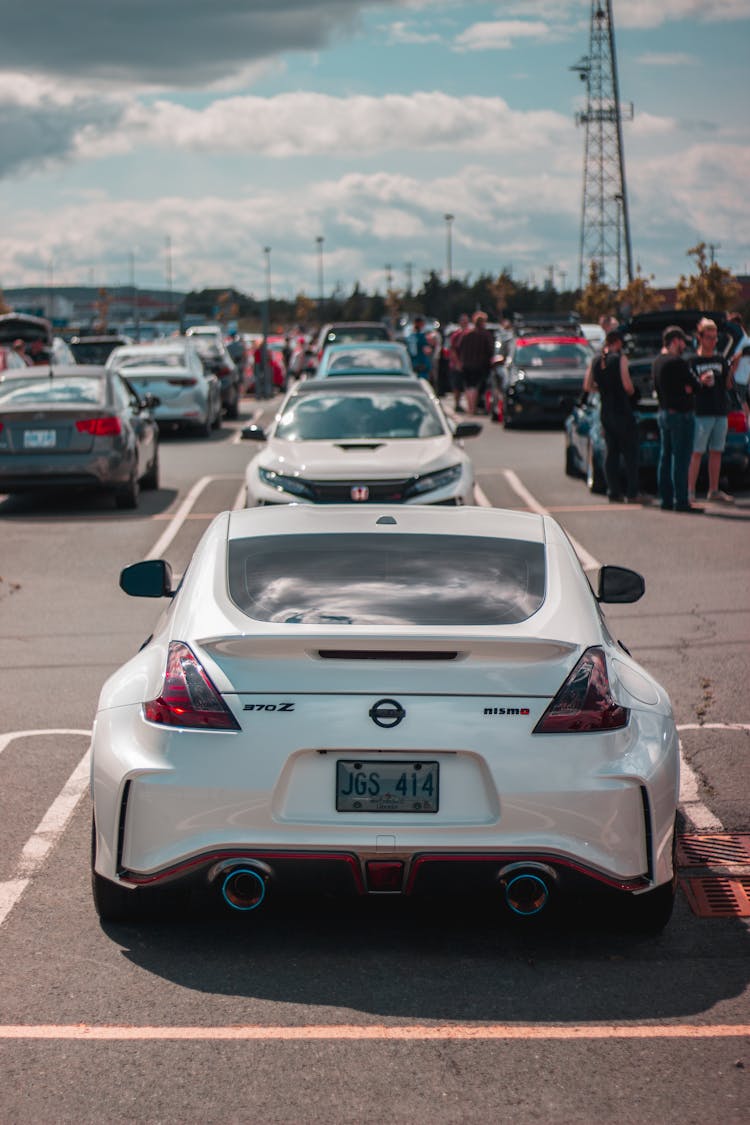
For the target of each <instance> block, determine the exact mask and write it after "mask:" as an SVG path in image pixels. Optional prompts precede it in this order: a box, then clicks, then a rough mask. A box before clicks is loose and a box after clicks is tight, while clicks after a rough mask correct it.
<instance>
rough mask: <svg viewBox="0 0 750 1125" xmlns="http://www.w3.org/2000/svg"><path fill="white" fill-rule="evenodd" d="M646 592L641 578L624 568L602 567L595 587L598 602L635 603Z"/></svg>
mask: <svg viewBox="0 0 750 1125" xmlns="http://www.w3.org/2000/svg"><path fill="white" fill-rule="evenodd" d="M645 592H646V583H645V582H644V580H643V576H642V575H640V574H638V572H637V571H635V570H628V568H627V567H625V566H603V567H602V568H601V570H600V571H599V580H598V582H597V587H596V600H597V601H598V602H609V603H610V604H614V603H618V602H637V601H638V599H639V598H642V597H643V595H644V594H645Z"/></svg>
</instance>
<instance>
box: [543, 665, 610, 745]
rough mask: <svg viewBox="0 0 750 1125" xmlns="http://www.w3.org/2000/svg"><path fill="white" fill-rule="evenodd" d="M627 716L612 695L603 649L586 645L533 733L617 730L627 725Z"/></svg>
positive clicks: (579, 732)
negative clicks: (587, 647)
mask: <svg viewBox="0 0 750 1125" xmlns="http://www.w3.org/2000/svg"><path fill="white" fill-rule="evenodd" d="M629 718H630V711H629V710H628V709H627V707H621V706H620V705H619V704H618V703H615V701H614V699H613V698H612V692H611V691H610V687H609V678H608V676H607V661H606V659H605V657H604V652H603V650H602V649H600V648H589V649H587V650H586V652H584V654H583V656H582V657H581V659H580V660H579V661H578V663H577V664H576V666H575V668H574V669H573V671H572V672H571V673H570V675H569V676H568V678H567V680H566V681H565V683H564V684H563V686H562V687H561V688H560V690H559V691H558V693H557V695H556V696H555V698H554V699H553V700H552V702H551V703H550V705H549V707H548V708H547V710H546V711H545V712H544V714H543V715H542V717H541V719H540V720H539V722H538V723H537V725H536V726H535V727H534V734H564V733H570V734H582V733H585V732H586V731H601V730H618V729H619V728H620V727H624V726H627V723H628V719H629Z"/></svg>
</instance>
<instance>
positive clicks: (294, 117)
mask: <svg viewBox="0 0 750 1125" xmlns="http://www.w3.org/2000/svg"><path fill="white" fill-rule="evenodd" d="M13 109H14V112H15V113H16V115H17V117H18V120H19V122H20V121H23V120H24V119H25V120H33V118H34V116H35V115H38V114H40V113H43V114H44V116H45V121H46V123H47V127H48V130H49V132H50V133H51V134H53V135H54V134H55V132H56V131H57V132H60V131H59V130H57V129H56V125H57V121H58V119H59V120H61V121H63V122H64V123H65V124H66V128H65V130H64V131H63V132H64V141H65V144H64V148H60V149H59V150H58V155H60V156H65V157H66V158H70V157H72V156H73V155H75V156H76V157H77V158H78V159H88V160H95V159H97V158H101V157H103V156H107V155H110V154H112V153H126V152H130V151H135V150H136V149H137V148H139V147H141V148H142V147H144V146H145V147H156V148H158V149H159V150H160V151H161V152H168V151H170V150H172V151H179V150H183V151H189V152H211V153H221V154H238V153H239V154H242V153H247V152H251V151H252V152H253V153H255V154H257V155H263V156H268V157H275V158H291V157H303V156H313V155H317V156H319V155H323V154H331V155H336V156H349V157H363V156H367V155H372V154H376V153H385V152H389V151H391V152H392V151H397V150H408V151H410V152H414V151H425V152H426V151H436V152H437V151H441V150H445V149H456V150H460V151H462V152H472V151H488V150H489V149H491V148H492V147H493V146H494V147H496V148H497V150H498V151H499V150H500V148H501V147H502V151H503V152H504V153H505V154H508V153H512V152H513V151H514V150H516V149H518V150H525V149H527V148H528V138H529V136H534V138H535V142H536V143H537V144H538V145H545V144H550V145H552V144H553V143H554V146H555V148H558V147H559V145H560V141H561V138H563V137H564V136H566V135H569V136H571V137H572V136H573V133H574V128H573V123H572V121H571V119H570V118H569V116H568V115H567V114H560V113H557V112H555V111H554V110H531V111H526V112H522V111H516V110H512V109H511V108H510V107H509V106H508V103H507V102H506V101H504V100H503V99H502V98H485V97H463V98H460V97H452V96H450V95H448V94H443V93H441V92H439V91H437V92H429V91H425V92H417V93H414V94H410V95H399V94H389V95H386V96H385V97H382V98H375V97H368V96H364V95H360V96H357V97H348V98H338V97H331V96H329V95H324V94H312V93H303V92H299V93H290V94H279V95H277V96H276V97H273V98H258V97H252V96H247V97H229V98H223V99H218V100H216V101H214V102H212V103H210V104H209V105H208V106H206V107H205V108H204V109H191V108H189V107H187V106H184V105H179V104H177V103H175V102H171V101H166V100H156V101H154V102H152V103H150V104H148V105H145V104H143V103H141V102H140V101H137V100H135V99H128V100H123V99H119V100H117V99H111V100H109V101H105V100H101V101H96V102H94V101H91V100H88V101H86V100H83V101H80V102H76V101H74V102H72V103H71V104H70V105H68V104H63V105H55V103H54V102H52V101H51V100H49V99H47V100H43V101H42V103H41V106H39V105H34V106H31V107H27V106H15V107H13ZM58 143H59V145H62V139H58ZM52 154H54V153H52ZM43 155H44V156H45V159H46V157H47V155H49V154H47V153H44V154H43ZM2 158H3V154H2V153H0V162H1V161H2ZM4 158H5V162H6V169H7V170H8V171H13V170H14V168H15V166H16V165H17V164H18V163H19V161H18V159H17V157H16V154H15V150H14V149H12V148H11V149H10V150H7V149H6V151H5V153H4ZM0 167H2V164H1V163H0Z"/></svg>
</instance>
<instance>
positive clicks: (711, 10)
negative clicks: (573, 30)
mask: <svg viewBox="0 0 750 1125" xmlns="http://www.w3.org/2000/svg"><path fill="white" fill-rule="evenodd" d="M746 19H750V0H628V3H627V4H620V5H618V7H617V10H616V12H615V16H614V20H615V24H616V26H617V27H627V28H650V27H661V25H662V24H665V23H672V22H675V21H681V20H697V21H699V22H701V23H717V22H724V21H727V20H746Z"/></svg>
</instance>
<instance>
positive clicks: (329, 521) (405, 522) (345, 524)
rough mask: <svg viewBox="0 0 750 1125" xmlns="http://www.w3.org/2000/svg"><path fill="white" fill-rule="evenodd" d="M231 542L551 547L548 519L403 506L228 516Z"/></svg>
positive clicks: (286, 507) (286, 508)
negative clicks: (304, 538)
mask: <svg viewBox="0 0 750 1125" xmlns="http://www.w3.org/2000/svg"><path fill="white" fill-rule="evenodd" d="M228 516H229V528H228V532H229V535H228V538H229V539H230V540H232V539H244V538H246V537H247V536H249V535H299V534H321V533H328V534H338V533H342V534H351V533H353V532H354V533H363V534H365V533H368V532H372V533H375V532H381V531H382V533H383V534H386V535H387V534H389V533H391V532H392V531H396V532H401V533H402V534H403V533H413V534H429V535H441V534H444V535H466V536H475V535H487V536H492V537H498V538H501V539H519V540H523V541H526V542H535V543H544V542H545V541H546V527H545V524H546V521H545V518H544V517H542V516H540V515H537V514H536V513H533V512H517V511H512V510H509V509H504V508H482V507H479V506H477V507H473V506H472V507H470V506H468V505H467V506H466V507H464V508H441V507H439V506H437V505H428V504H425V505H419V504H414V505H412V504H403V505H398V506H394V505H393V504H389V505H385V504H383V505H381V504H367V505H361V506H358V505H356V504H340V505H339V504H325V505H315V504H299V505H297V504H278V505H272V506H268V507H260V508H244V509H238V510H236V511H232V512H229V513H228Z"/></svg>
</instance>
